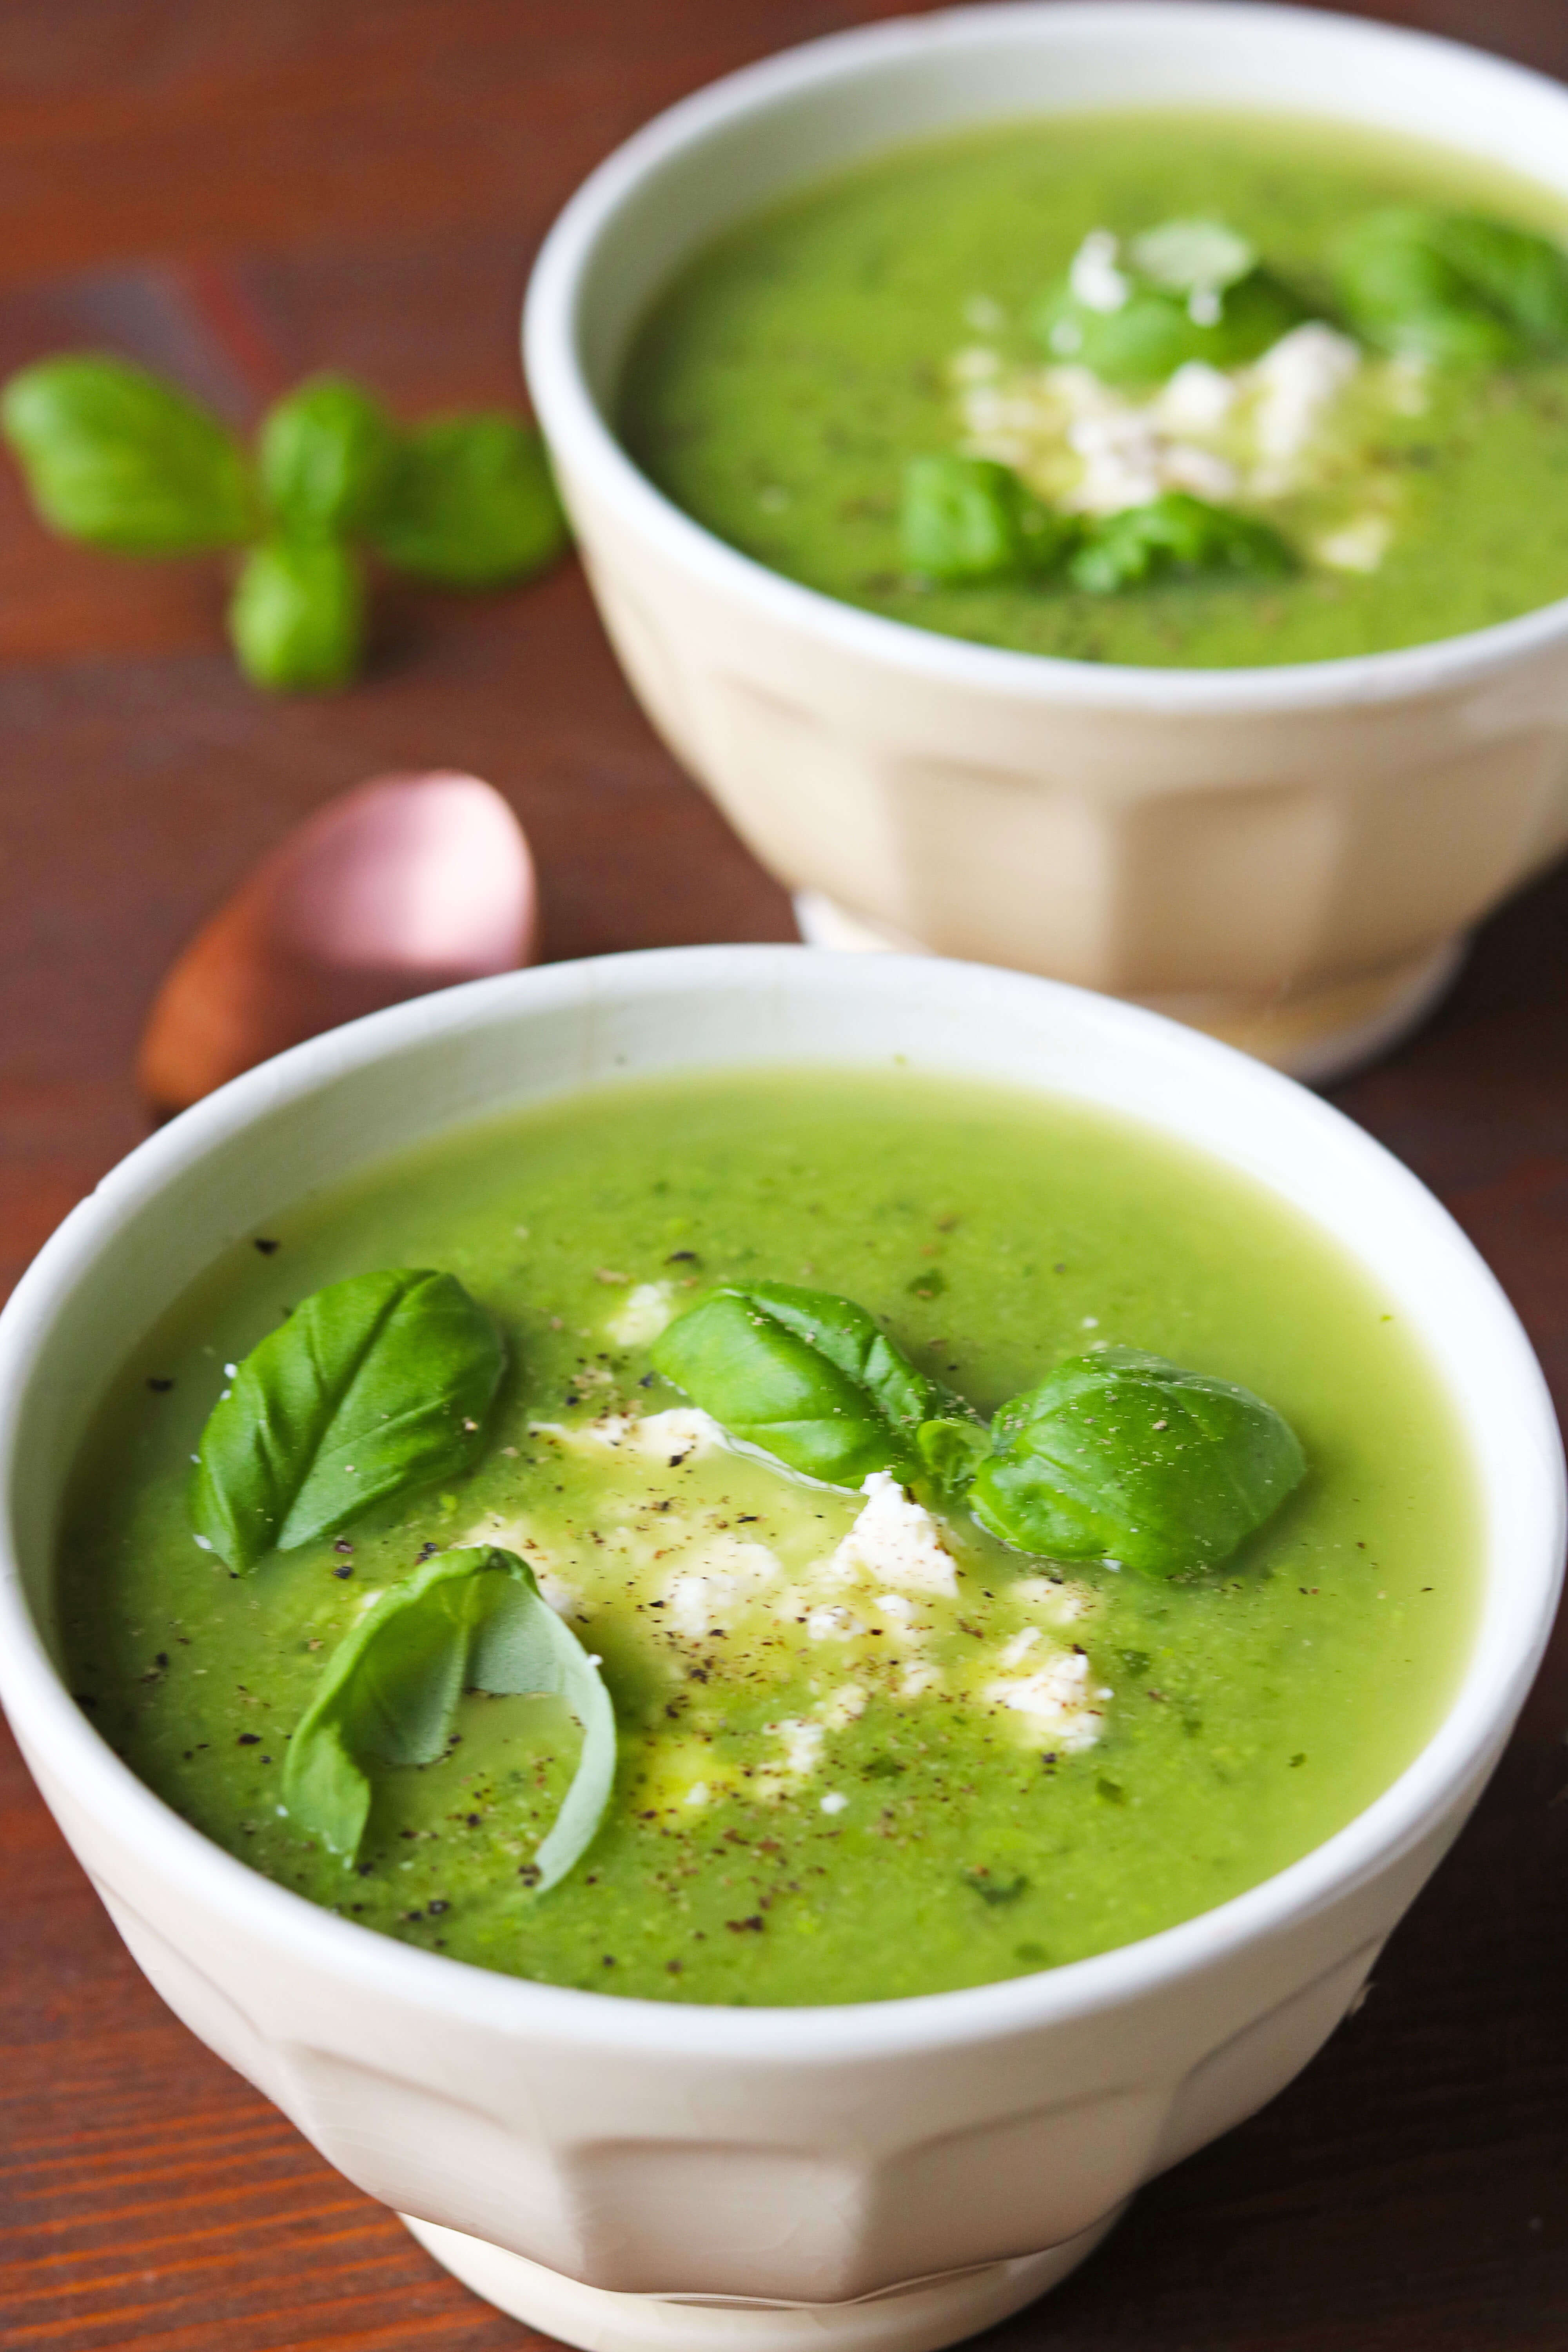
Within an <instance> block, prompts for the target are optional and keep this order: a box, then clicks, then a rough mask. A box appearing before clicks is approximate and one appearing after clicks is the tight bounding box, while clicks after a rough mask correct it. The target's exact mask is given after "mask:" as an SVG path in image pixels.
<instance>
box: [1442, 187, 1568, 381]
mask: <svg viewBox="0 0 1568 2352" xmlns="http://www.w3.org/2000/svg"><path fill="white" fill-rule="evenodd" d="M1436 243H1437V247H1438V250H1439V251H1440V252H1441V254H1442V255H1443V257H1444V258H1445V259H1446V260H1447V261H1448V262H1449V263H1450V264H1451V265H1452V267H1453V268H1455V269H1457V270H1458V273H1459V276H1460V277H1461V278H1463V279H1464V281H1465V283H1466V284H1467V286H1468V287H1471V288H1473V289H1474V290H1475V292H1476V293H1477V294H1479V295H1480V296H1482V297H1483V298H1484V299H1486V300H1487V301H1488V302H1489V303H1490V304H1491V306H1492V308H1493V309H1494V310H1497V311H1499V312H1500V314H1501V315H1502V317H1503V318H1505V319H1507V320H1509V321H1510V324H1511V325H1512V326H1513V327H1514V328H1515V329H1516V330H1517V331H1518V332H1519V333H1520V334H1521V335H1522V336H1523V337H1524V339H1525V341H1527V342H1529V343H1531V344H1532V345H1533V346H1534V347H1535V348H1536V349H1538V350H1540V351H1543V352H1561V351H1563V350H1565V349H1568V252H1564V250H1563V247H1562V246H1560V245H1559V244H1557V243H1556V241H1555V240H1554V239H1553V238H1552V237H1549V236H1537V235H1536V233H1535V232H1534V231H1533V230H1532V229H1525V228H1515V227H1514V226H1511V224H1510V223H1509V222H1507V221H1497V220H1488V219H1487V218H1485V217H1484V215H1481V214H1479V213H1445V214H1443V215H1439V219H1438V223H1437V228H1436Z"/></svg>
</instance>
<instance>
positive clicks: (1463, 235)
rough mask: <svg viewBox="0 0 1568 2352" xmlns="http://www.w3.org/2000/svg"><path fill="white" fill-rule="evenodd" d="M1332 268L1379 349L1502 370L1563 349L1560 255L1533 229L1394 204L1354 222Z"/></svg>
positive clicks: (1567, 288) (1565, 275)
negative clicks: (1534, 355)
mask: <svg viewBox="0 0 1568 2352" xmlns="http://www.w3.org/2000/svg"><path fill="white" fill-rule="evenodd" d="M1337 267H1338V286H1339V293H1340V299H1341V301H1342V304H1343V306H1344V309H1345V311H1346V314H1347V316H1348V317H1349V318H1350V320H1351V321H1352V324H1353V325H1354V326H1355V327H1356V329H1357V330H1358V331H1359V332H1360V333H1362V334H1363V335H1364V336H1365V337H1366V338H1367V340H1368V341H1370V342H1374V343H1380V344H1381V345H1382V346H1383V347H1384V350H1386V351H1392V352H1402V353H1405V354H1408V355H1409V356H1410V357H1413V358H1415V359H1424V360H1431V361H1435V362H1447V363H1449V364H1457V365H1466V364H1468V365H1472V366H1502V365H1506V364H1507V363H1508V362H1510V360H1518V359H1521V358H1523V357H1525V356H1527V355H1528V354H1529V353H1530V352H1532V351H1533V352H1560V351H1563V350H1564V349H1568V253H1564V251H1563V247H1561V246H1559V245H1556V244H1554V243H1553V242H1552V239H1551V238H1550V237H1545V236H1537V235H1536V234H1535V233H1534V232H1533V231H1532V230H1530V229H1522V228H1515V227H1512V226H1510V225H1509V224H1508V223H1507V222H1504V221H1495V220H1488V219H1486V218H1484V217H1483V216H1482V215H1479V214H1471V213H1444V212H1435V211H1430V210H1428V209H1426V207H1425V206H1422V205H1394V206H1391V207H1390V208H1389V209H1388V210H1387V211H1386V212H1379V213H1372V214H1369V215H1367V217H1366V218H1365V219H1364V220H1362V221H1359V222H1358V223H1357V224H1356V226H1355V227H1354V228H1353V229H1352V231H1351V232H1350V234H1349V235H1348V236H1346V237H1344V238H1343V239H1342V242H1341V246H1340V249H1339V254H1338V257H1337Z"/></svg>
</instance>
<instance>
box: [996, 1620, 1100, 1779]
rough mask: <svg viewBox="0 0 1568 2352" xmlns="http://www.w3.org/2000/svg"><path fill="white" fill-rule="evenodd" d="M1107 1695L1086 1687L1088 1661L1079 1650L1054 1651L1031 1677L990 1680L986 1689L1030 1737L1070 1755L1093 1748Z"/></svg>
mask: <svg viewBox="0 0 1568 2352" xmlns="http://www.w3.org/2000/svg"><path fill="white" fill-rule="evenodd" d="M1011 1646H1012V1645H1011V1644H1009V1647H1011ZM1003 1663H1004V1664H1005V1663H1006V1657H1005V1654H1004V1660H1003ZM984 1696H985V1697H986V1698H987V1699H989V1701H990V1702H991V1704H992V1706H1005V1707H1010V1708H1011V1709H1013V1711H1014V1712H1015V1713H1016V1714H1018V1715H1021V1716H1024V1717H1026V1718H1027V1723H1028V1729H1029V1732H1030V1735H1031V1737H1032V1738H1033V1737H1036V1736H1037V1737H1038V1738H1040V1739H1041V1741H1042V1742H1043V1744H1044V1745H1045V1746H1047V1747H1048V1748H1061V1749H1064V1750H1066V1751H1067V1752H1068V1754H1071V1753H1074V1752H1075V1751H1077V1750H1078V1749H1079V1748H1092V1747H1093V1746H1094V1743H1095V1741H1096V1740H1097V1739H1098V1738H1100V1729H1101V1727H1102V1725H1103V1724H1104V1721H1105V1707H1104V1702H1105V1701H1106V1700H1107V1699H1108V1698H1110V1696H1111V1694H1110V1691H1109V1690H1106V1689H1104V1688H1103V1687H1096V1688H1094V1689H1091V1688H1090V1686H1089V1660H1088V1658H1087V1657H1086V1656H1085V1655H1084V1654H1083V1652H1082V1651H1081V1650H1058V1652H1057V1653H1056V1654H1055V1655H1054V1656H1053V1657H1051V1658H1049V1659H1048V1660H1047V1663H1046V1664H1044V1665H1042V1666H1040V1667H1037V1670H1036V1671H1035V1673H1033V1674H1032V1675H1026V1676H1025V1677H1024V1678H1023V1679H1022V1680H1019V1681H1012V1680H1008V1679H1005V1678H1003V1679H999V1680H998V1681H995V1682H993V1683H988V1684H987V1685H986V1686H985V1691H984Z"/></svg>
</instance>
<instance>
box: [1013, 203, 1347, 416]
mask: <svg viewBox="0 0 1568 2352" xmlns="http://www.w3.org/2000/svg"><path fill="white" fill-rule="evenodd" d="M1306 316H1307V311H1306V307H1305V305H1304V304H1303V303H1302V302H1301V301H1300V299H1299V297H1298V296H1297V295H1296V294H1294V293H1293V292H1292V291H1291V289H1289V287H1288V286H1285V285H1282V284H1281V282H1280V280H1279V278H1276V277H1275V276H1274V275H1273V274H1272V272H1271V271H1269V270H1268V269H1267V268H1264V267H1263V266H1262V264H1261V263H1260V262H1259V261H1258V257H1257V255H1256V254H1255V253H1254V251H1253V249H1252V247H1251V246H1250V245H1248V243H1247V240H1246V238H1245V237H1242V236H1237V234H1236V232H1235V230H1233V229H1229V228H1226V226H1224V225H1223V224H1222V223H1220V222H1218V221H1196V220H1188V221H1164V222H1162V223H1161V225H1160V226H1158V227H1156V228H1152V229H1146V230H1145V231H1144V232H1143V234H1142V236H1135V237H1132V238H1131V239H1130V240H1127V241H1125V242H1124V241H1123V240H1122V239H1121V237H1119V236H1113V235H1112V233H1111V232H1110V230H1109V229H1103V228H1101V229H1093V230H1091V231H1090V232H1089V236H1086V237H1085V238H1084V241H1083V243H1082V244H1081V245H1080V246H1079V249H1078V251H1077V253H1076V254H1075V255H1074V257H1073V259H1072V264H1071V267H1070V268H1068V273H1067V276H1066V277H1065V278H1063V279H1062V280H1061V282H1060V283H1059V284H1058V286H1056V287H1055V288H1053V289H1052V290H1051V292H1050V293H1049V294H1048V295H1047V298H1046V299H1045V301H1044V302H1043V303H1042V304H1041V305H1040V308H1039V310H1038V311H1037V314H1036V318H1035V328H1036V331H1037V334H1038V336H1039V338H1040V340H1041V341H1042V342H1043V343H1044V344H1045V346H1046V349H1047V351H1048V352H1049V353H1050V354H1051V357H1052V359H1053V360H1056V361H1058V362H1059V361H1067V362H1069V363H1070V364H1071V365H1073V366H1075V367H1085V368H1089V369H1090V370H1092V372H1093V373H1094V374H1096V375H1097V376H1099V377H1100V379H1101V381H1102V382H1103V383H1163V381H1164V379H1165V378H1166V377H1167V376H1171V375H1173V374H1174V373H1175V372H1176V370H1177V369H1178V368H1179V367H1183V366H1184V365H1185V364H1186V363H1187V362H1188V361H1190V360H1204V361H1206V362H1207V363H1208V365H1209V366H1210V367H1215V368H1231V367H1241V366H1244V365H1245V364H1246V363H1247V362H1248V361H1249V360H1255V359H1258V358H1260V357H1261V355H1262V354H1263V352H1266V351H1267V350H1268V347H1269V345H1270V344H1271V343H1277V342H1278V341H1279V339H1280V337H1281V336H1282V335H1286V334H1289V331H1290V329H1291V328H1292V327H1297V326H1300V323H1301V321H1302V320H1304V319H1305V318H1306Z"/></svg>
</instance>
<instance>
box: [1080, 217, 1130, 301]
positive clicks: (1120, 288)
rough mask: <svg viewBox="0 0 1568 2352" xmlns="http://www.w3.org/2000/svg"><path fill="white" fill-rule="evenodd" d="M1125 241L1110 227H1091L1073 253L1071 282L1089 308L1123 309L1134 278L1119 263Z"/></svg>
mask: <svg viewBox="0 0 1568 2352" xmlns="http://www.w3.org/2000/svg"><path fill="white" fill-rule="evenodd" d="M1120 251H1121V241H1120V239H1119V238H1117V237H1116V236H1113V235H1112V234H1111V232H1110V229H1108V228H1091V229H1090V230H1089V235H1088V236H1086V237H1085V238H1084V241H1083V243H1082V244H1081V245H1080V246H1079V249H1078V251H1077V252H1076V253H1075V254H1074V256H1073V257H1072V261H1071V264H1070V266H1069V268H1068V285H1069V286H1070V287H1071V288H1072V291H1073V299H1074V300H1075V301H1077V302H1081V303H1082V304H1083V307H1084V309H1085V310H1121V307H1122V305H1123V303H1124V302H1125V301H1126V299H1127V297H1128V296H1129V294H1131V291H1132V286H1131V279H1130V278H1128V277H1127V276H1126V274H1125V272H1124V271H1122V270H1120V269H1118V268H1117V267H1116V257H1117V255H1118V253H1119V252H1120Z"/></svg>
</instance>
